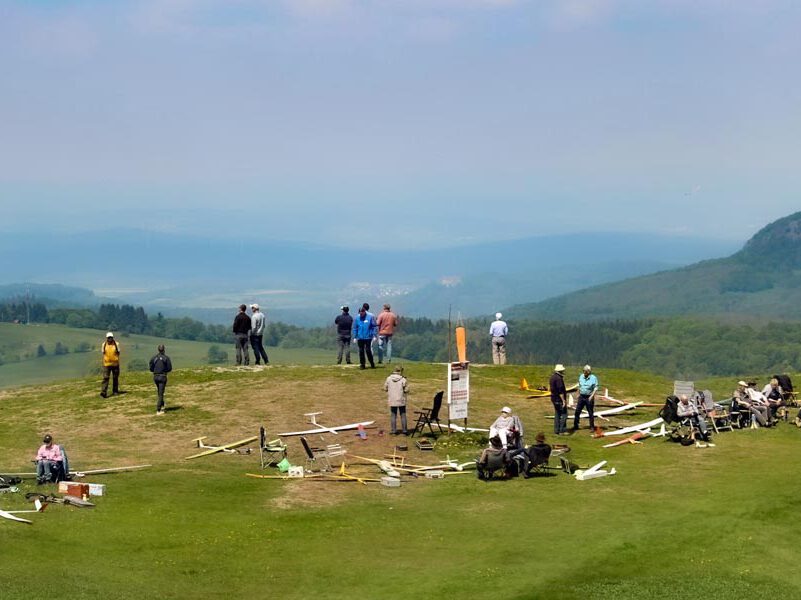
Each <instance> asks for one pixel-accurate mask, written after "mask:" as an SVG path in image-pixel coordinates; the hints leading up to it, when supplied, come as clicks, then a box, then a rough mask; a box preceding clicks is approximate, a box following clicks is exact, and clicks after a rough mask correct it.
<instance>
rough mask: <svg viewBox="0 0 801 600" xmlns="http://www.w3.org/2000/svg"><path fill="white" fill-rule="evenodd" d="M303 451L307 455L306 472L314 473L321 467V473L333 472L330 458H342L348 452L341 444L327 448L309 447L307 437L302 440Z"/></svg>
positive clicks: (330, 445)
mask: <svg viewBox="0 0 801 600" xmlns="http://www.w3.org/2000/svg"><path fill="white" fill-rule="evenodd" d="M300 443H301V444H302V445H303V451H304V452H305V453H306V467H305V468H306V471H309V472H313V471H314V467H315V466H316V465H317V464H318V461H319V465H320V471H331V470H332V468H331V461H330V460H329V458H334V457H336V456H342V455H344V454H345V452H346V450H345V448H343V447H342V445H340V444H329V445H328V446H326V447H325V448H315V447H313V446H310V445H309V442H308V441H307V440H306V438H305V437H301V438H300Z"/></svg>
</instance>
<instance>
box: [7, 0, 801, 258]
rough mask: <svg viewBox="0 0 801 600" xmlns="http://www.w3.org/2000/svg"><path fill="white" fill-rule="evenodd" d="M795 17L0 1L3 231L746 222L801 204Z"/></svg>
mask: <svg viewBox="0 0 801 600" xmlns="http://www.w3.org/2000/svg"><path fill="white" fill-rule="evenodd" d="M800 23H801V2H798V1H797V0H792V1H768V0H765V1H760V2H755V1H753V0H747V1H736V0H735V1H724V0H702V1H699V0H649V1H643V0H630V1H627V0H605V1H604V0H537V1H531V2H524V1H522V0H521V1H515V0H428V1H423V0H383V1H378V0H376V1H369V0H362V1H356V0H328V1H326V0H286V1H283V0H227V1H223V0H207V1H203V0H198V1H192V0H172V1H159V0H154V1H142V2H124V1H119V0H115V1H114V2H107V1H101V0H95V1H73V2H61V1H59V2H44V1H41V2H9V1H4V0H0V82H1V83H0V204H1V205H2V212H1V213H0V231H20V230H30V229H34V228H35V229H39V230H42V229H44V230H50V229H53V230H59V231H76V230H91V229H97V228H105V227H130V226H133V227H142V228H156V229H159V230H176V231H184V232H197V233H201V234H206V233H210V232H214V233H218V234H220V235H225V236H230V235H236V234H238V233H245V234H247V235H263V236H266V237H272V238H282V239H295V240H310V241H318V242H334V243H338V244H347V245H357V246H358V245H364V246H370V245H377V244H381V243H385V242H386V243H390V244H392V245H394V246H396V247H403V246H412V245H415V244H444V243H456V242H465V241H470V240H484V239H498V238H509V237H523V236H528V235H536V234H538V233H544V232H553V231H554V230H566V229H567V230H576V231H589V230H593V229H597V230H636V229H644V230H648V231H659V232H684V233H689V234H700V235H708V236H712V237H718V238H732V239H745V238H747V237H748V236H750V235H751V234H752V233H754V231H756V230H757V229H758V228H760V227H761V226H762V225H764V224H765V223H767V222H769V221H771V220H773V219H775V218H778V217H780V216H784V215H786V214H789V213H791V212H794V211H796V210H799V209H801V202H799V191H801V168H799V167H800V165H799V160H800V157H801V148H800V147H799V146H800V145H801V142H800V140H801V78H799V76H798V71H799V68H800V67H799V65H801V35H799V24H800ZM454 221H455V222H458V223H460V224H461V225H460V226H459V227H455V226H454V224H453V223H454Z"/></svg>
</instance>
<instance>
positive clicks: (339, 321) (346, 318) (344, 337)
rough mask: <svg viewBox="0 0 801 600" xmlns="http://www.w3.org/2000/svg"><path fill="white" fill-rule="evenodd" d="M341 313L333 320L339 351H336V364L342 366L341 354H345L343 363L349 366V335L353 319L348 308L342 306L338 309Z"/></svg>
mask: <svg viewBox="0 0 801 600" xmlns="http://www.w3.org/2000/svg"><path fill="white" fill-rule="evenodd" d="M340 310H341V311H342V314H341V315H337V318H336V319H334V325H336V327H337V346H338V348H339V350H338V351H337V364H338V365H341V364H342V354H343V353H344V354H345V362H346V363H347V364H351V362H350V333H351V329H352V328H353V317H351V316H350V308H349V307H347V306H343V307H341V308H340Z"/></svg>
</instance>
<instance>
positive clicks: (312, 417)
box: [278, 412, 375, 437]
mask: <svg viewBox="0 0 801 600" xmlns="http://www.w3.org/2000/svg"><path fill="white" fill-rule="evenodd" d="M321 414H323V413H321V412H313V413H306V414H305V416H307V417H309V423H311V424H312V425H314V426H315V428H314V429H307V430H305V431H287V432H285V433H279V434H278V435H280V436H282V437H288V436H291V435H311V434H313V433H333V434H334V435H338V432H340V431H347V430H348V429H358V428H359V426H360V425H361V426H362V427H367V426H368V425H372V424H373V423H375V421H362V422H361V423H349V424H347V425H338V426H336V427H326V426H325V425H321V424H320V423H318V422H317V415H321Z"/></svg>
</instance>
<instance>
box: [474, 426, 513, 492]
mask: <svg viewBox="0 0 801 600" xmlns="http://www.w3.org/2000/svg"><path fill="white" fill-rule="evenodd" d="M510 462H511V459H510V458H509V452H508V451H507V450H506V447H505V446H504V445H503V442H501V438H500V437H499V436H497V435H496V436H494V437H491V438H490V447H489V448H485V449H484V451H483V452H482V453H481V458H479V459H478V460H477V461H476V473H477V474H478V478H479V479H482V480H484V481H489V480H490V479H492V474H493V473H494V472H495V471H499V470H503V472H504V476H506V471H507V468H508V466H509V464H510Z"/></svg>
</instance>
